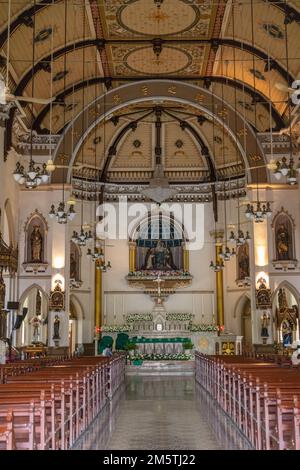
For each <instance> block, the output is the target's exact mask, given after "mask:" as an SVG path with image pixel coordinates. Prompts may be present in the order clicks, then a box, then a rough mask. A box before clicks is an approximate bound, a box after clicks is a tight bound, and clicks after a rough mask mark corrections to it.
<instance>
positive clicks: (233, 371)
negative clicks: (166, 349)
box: [195, 353, 300, 450]
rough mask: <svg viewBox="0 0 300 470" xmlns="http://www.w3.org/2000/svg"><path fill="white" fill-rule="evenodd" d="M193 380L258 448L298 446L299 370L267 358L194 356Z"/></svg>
mask: <svg viewBox="0 0 300 470" xmlns="http://www.w3.org/2000/svg"><path fill="white" fill-rule="evenodd" d="M195 362H196V364H195V367H196V382H198V383H199V384H200V385H201V386H202V387H203V388H204V389H205V390H206V391H207V392H208V393H209V394H210V395H211V397H212V398H214V399H215V400H216V401H217V402H218V404H219V405H220V406H221V408H222V409H223V410H224V412H225V413H227V414H228V415H229V416H230V417H231V419H232V420H233V421H234V423H235V424H236V425H237V427H238V428H239V429H240V431H241V432H242V433H243V434H244V436H246V437H247V439H248V441H249V442H250V444H251V446H252V447H253V448H254V449H257V450H300V409H299V403H300V369H299V368H298V367H291V366H290V362H289V367H287V364H286V361H285V364H284V366H282V365H278V364H277V363H276V362H274V361H273V362H272V359H271V358H269V359H268V360H266V359H265V358H260V359H257V358H254V357H242V356H204V355H202V354H200V353H196V354H195Z"/></svg>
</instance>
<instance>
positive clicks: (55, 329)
mask: <svg viewBox="0 0 300 470" xmlns="http://www.w3.org/2000/svg"><path fill="white" fill-rule="evenodd" d="M59 327H60V318H59V316H58V315H55V318H54V322H53V339H54V340H59V339H60V336H59Z"/></svg>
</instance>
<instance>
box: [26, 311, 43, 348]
mask: <svg viewBox="0 0 300 470" xmlns="http://www.w3.org/2000/svg"><path fill="white" fill-rule="evenodd" d="M29 323H30V324H31V325H32V326H33V337H32V343H38V342H39V341H40V327H41V324H42V322H41V319H40V318H39V316H38V315H35V316H34V317H33V318H32V319H31V320H30V321H29Z"/></svg>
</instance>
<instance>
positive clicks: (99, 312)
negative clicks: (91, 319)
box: [95, 260, 102, 355]
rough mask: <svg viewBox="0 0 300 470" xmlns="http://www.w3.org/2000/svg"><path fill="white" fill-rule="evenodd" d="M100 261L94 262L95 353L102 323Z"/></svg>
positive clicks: (96, 352)
mask: <svg viewBox="0 0 300 470" xmlns="http://www.w3.org/2000/svg"><path fill="white" fill-rule="evenodd" d="M100 266H101V261H99V260H98V261H96V263H95V355H97V354H98V342H99V340H100V336H101V333H100V328H101V324H102V269H100Z"/></svg>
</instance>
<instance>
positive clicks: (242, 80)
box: [0, 0, 300, 167]
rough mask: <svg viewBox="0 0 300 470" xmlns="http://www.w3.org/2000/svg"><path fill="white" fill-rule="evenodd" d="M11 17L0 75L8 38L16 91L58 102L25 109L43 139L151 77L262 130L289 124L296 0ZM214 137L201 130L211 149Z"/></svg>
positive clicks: (218, 0)
mask: <svg viewBox="0 0 300 470" xmlns="http://www.w3.org/2000/svg"><path fill="white" fill-rule="evenodd" d="M8 11H9V9H8V1H7V0H4V3H3V2H2V3H1V8H0V31H1V32H0V46H1V57H2V58H3V60H2V61H1V69H0V72H1V73H2V75H3V76H4V75H5V58H6V54H7V37H8V33H9V32H10V51H9V59H10V60H9V64H10V65H9V72H10V89H11V91H12V92H13V93H15V94H16V95H24V96H32V95H34V96H35V97H43V98H47V97H53V96H55V97H56V100H55V101H54V103H53V104H52V105H34V106H32V105H30V104H27V105H25V106H23V111H24V112H25V114H26V118H25V122H26V125H27V126H28V127H29V128H30V127H31V126H33V127H34V128H35V129H36V130H37V131H38V132H41V133H45V132H49V131H51V133H60V132H62V130H63V129H64V127H65V126H66V124H67V123H68V122H70V121H71V120H72V119H73V118H74V117H75V116H76V115H77V114H78V113H79V112H80V111H81V110H82V108H83V107H84V106H86V105H87V104H88V103H90V102H92V101H93V100H94V99H95V98H96V97H98V96H99V95H101V94H103V93H104V92H106V90H107V89H109V88H111V87H117V86H119V85H121V84H123V83H126V82H129V81H137V80H141V79H149V78H172V79H175V80H182V81H188V82H191V83H194V84H198V85H200V86H204V87H205V88H207V89H209V90H210V91H211V92H212V93H213V94H215V95H217V96H219V97H221V98H222V99H223V100H224V102H226V103H229V104H231V106H233V107H234V108H236V111H237V112H239V113H240V114H242V115H243V116H244V118H245V120H246V121H248V122H249V123H250V124H251V125H252V127H253V128H254V129H256V130H258V131H265V130H268V129H271V128H273V129H274V128H276V129H279V128H280V127H283V126H284V124H285V123H286V122H287V120H288V116H289V112H290V110H289V108H288V95H287V93H286V92H283V91H280V90H279V89H278V88H276V86H275V84H277V83H282V84H284V85H290V84H291V82H292V81H293V80H294V79H295V78H297V77H298V76H299V74H300V61H299V58H298V50H299V44H298V43H299V33H300V24H299V22H300V1H299V0H293V1H279V2H278V1H272V0H266V1H264V0H255V1H254V0H240V1H230V0H228V1H225V0H224V1H222V0H215V1H211V0H126V1H124V0H76V1H75V0H74V1H72V0H71V1H70V0H68V1H65V0H39V1H37V0H36V1H35V0H30V1H26V0H24V1H22V0H12V1H11V16H10V28H9V29H8ZM14 115H15V113H14V112H11V121H10V124H11V122H12V118H13V116H14ZM170 126H171V125H170ZM174 126H175V124H174ZM150 127H151V126H150V125H148V128H149V129H150ZM149 129H148V131H146V132H145V138H146V139H147V138H149V139H150V137H149V136H150V134H149V132H150V131H149ZM166 129H167V127H166ZM113 130H114V131H116V129H113ZM214 131H215V130H214V129H213V126H212V125H210V124H209V122H208V123H207V124H206V125H205V126H204V127H203V128H202V129H201V132H202V133H203V134H205V138H206V140H207V142H213V140H214V136H213V132H214ZM109 132H110V131H109V130H107V134H108V133H109ZM147 132H148V134H149V135H148V134H147ZM172 132H173V131H172ZM174 132H175V131H174ZM218 132H219V131H218ZM175 133H176V132H175ZM147 135H148V137H146V136H147ZM173 140H174V139H173ZM228 142H229V141H228ZM85 145H86V147H85V151H86V152H87V154H86V158H87V163H88V161H89V158H90V157H89V153H88V148H89V145H88V144H85ZM124 145H125V144H124ZM145 145H146V143H145ZM225 146H226V147H228V148H230V144H229V143H228V145H225ZM229 153H230V152H229ZM228 158H229V157H228ZM199 161H200V160H199ZM216 161H217V156H216ZM228 163H229V161H228ZM143 164H145V162H144V163H143ZM115 165H117V161H116V162H115ZM149 165H150V163H149ZM216 166H218V162H216ZM98 167H101V162H98Z"/></svg>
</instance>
